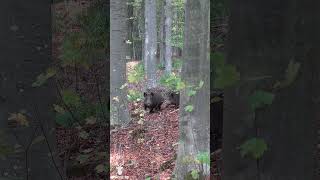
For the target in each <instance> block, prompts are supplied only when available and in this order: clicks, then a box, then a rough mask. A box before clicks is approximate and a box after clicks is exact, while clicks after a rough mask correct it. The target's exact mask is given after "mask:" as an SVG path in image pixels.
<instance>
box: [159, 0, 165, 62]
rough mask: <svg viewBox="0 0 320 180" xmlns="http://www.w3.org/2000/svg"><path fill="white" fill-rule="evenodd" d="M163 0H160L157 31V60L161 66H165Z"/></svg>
mask: <svg viewBox="0 0 320 180" xmlns="http://www.w3.org/2000/svg"><path fill="white" fill-rule="evenodd" d="M164 3H165V1H164V0H161V8H160V11H161V17H160V25H159V29H160V30H159V31H160V33H159V34H160V37H159V49H160V50H159V54H160V55H159V61H160V64H161V65H162V66H165V61H164V56H165V40H164V39H165V33H164V27H165V17H164V16H165V15H164Z"/></svg>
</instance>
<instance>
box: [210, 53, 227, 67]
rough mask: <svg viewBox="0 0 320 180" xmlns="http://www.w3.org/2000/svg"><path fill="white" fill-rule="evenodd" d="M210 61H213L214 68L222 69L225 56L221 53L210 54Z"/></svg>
mask: <svg viewBox="0 0 320 180" xmlns="http://www.w3.org/2000/svg"><path fill="white" fill-rule="evenodd" d="M210 60H211V61H213V63H214V66H215V67H222V66H224V65H225V56H224V54H223V53H221V52H214V53H211V54H210Z"/></svg>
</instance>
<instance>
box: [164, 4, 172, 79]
mask: <svg viewBox="0 0 320 180" xmlns="http://www.w3.org/2000/svg"><path fill="white" fill-rule="evenodd" d="M164 12H165V13H164V14H165V35H164V37H165V39H164V41H165V56H164V61H165V72H166V73H167V74H170V73H171V71H172V46H171V30H172V27H171V24H172V0H165V7H164Z"/></svg>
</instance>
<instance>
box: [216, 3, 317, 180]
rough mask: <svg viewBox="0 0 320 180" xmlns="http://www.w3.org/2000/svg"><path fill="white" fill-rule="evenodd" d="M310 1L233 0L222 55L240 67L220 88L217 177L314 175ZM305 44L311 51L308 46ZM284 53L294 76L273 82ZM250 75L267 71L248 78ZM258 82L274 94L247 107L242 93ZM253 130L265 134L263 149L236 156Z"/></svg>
mask: <svg viewBox="0 0 320 180" xmlns="http://www.w3.org/2000/svg"><path fill="white" fill-rule="evenodd" d="M315 2H316V1H313V0H309V1H297V0H284V1H277V0H271V1H259V2H257V1H241V0H240V1H238V0H235V1H232V3H231V19H230V22H231V24H230V31H229V32H230V34H229V40H230V41H229V44H228V45H229V49H228V61H227V62H228V63H230V64H232V65H234V66H235V67H236V68H237V70H238V71H239V72H240V74H241V81H240V83H241V84H238V85H236V86H235V87H230V88H227V89H225V96H224V97H225V98H224V102H225V106H226V107H228V109H226V110H225V112H224V124H223V128H224V130H223V133H224V134H223V163H222V164H223V166H224V167H223V171H224V173H223V178H222V179H225V180H248V179H250V180H300V179H310V180H316V179H319V178H316V175H315V173H316V171H315V164H316V156H315V152H316V151H315V150H316V149H315V147H316V146H315V144H316V133H315V132H316V124H315V117H314V115H315V109H314V108H315V106H314V105H313V103H312V99H313V98H314V97H315V93H314V92H315V91H314V89H313V88H314V87H312V86H313V85H314V84H317V85H316V86H317V87H319V84H320V81H319V76H315V75H316V74H319V72H318V71H319V70H315V69H314V68H315V67H313V65H312V64H311V62H312V61H311V60H312V59H318V58H319V53H318V52H319V49H318V48H319V46H318V45H317V46H314V45H313V43H314V42H313V38H315V37H316V38H317V40H319V35H318V33H316V32H317V31H313V28H314V26H315V25H316V23H317V24H318V23H319V21H318V22H314V19H313V18H314V17H317V19H319V18H318V16H319V15H318V14H316V12H318V10H315V9H314V8H313V7H317V6H315ZM317 4H319V3H318V2H317ZM318 26H319V25H318ZM317 30H319V29H317ZM316 43H317V44H318V43H319V41H317V42H316ZM312 48H316V49H317V50H316V51H317V53H315V54H312ZM291 61H293V62H296V63H300V69H299V71H298V74H297V77H296V79H294V81H293V82H292V83H291V84H289V86H287V87H284V88H280V89H275V88H273V87H274V85H275V83H276V82H277V81H280V80H283V79H284V78H285V73H286V69H287V67H288V65H289V63H290V62H291ZM317 64H319V63H317ZM317 67H319V65H318V66H317ZM291 71H292V70H291ZM289 72H290V71H289ZM257 77H268V78H264V79H260V80H256V81H252V80H249V79H258V78H257ZM317 89H319V88H317ZM257 90H264V91H268V92H271V93H273V95H274V100H273V102H272V104H271V105H269V106H266V107H264V108H261V109H259V110H256V111H253V110H252V109H251V108H250V104H249V103H248V100H249V97H250V96H251V95H252V93H253V92H255V91H257ZM317 94H318V92H317ZM318 96H319V95H318ZM252 115H253V116H252ZM254 137H258V138H262V139H263V140H264V141H265V142H266V144H267V148H268V149H267V151H266V152H265V153H264V154H263V155H262V158H261V159H260V160H255V159H251V158H248V157H241V156H240V152H239V149H238V147H239V146H240V145H242V144H243V143H244V142H245V141H246V140H249V139H251V138H254Z"/></svg>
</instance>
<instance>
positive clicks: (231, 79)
mask: <svg viewBox="0 0 320 180" xmlns="http://www.w3.org/2000/svg"><path fill="white" fill-rule="evenodd" d="M210 64H211V67H213V68H212V69H211V76H212V77H214V78H212V80H211V81H212V82H211V84H212V85H213V86H214V88H221V89H223V88H227V87H229V86H232V85H234V84H236V83H237V82H238V81H239V80H240V73H239V72H237V70H236V68H235V66H233V65H229V64H226V63H225V57H224V55H223V54H222V53H220V52H215V53H213V54H211V55H210Z"/></svg>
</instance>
